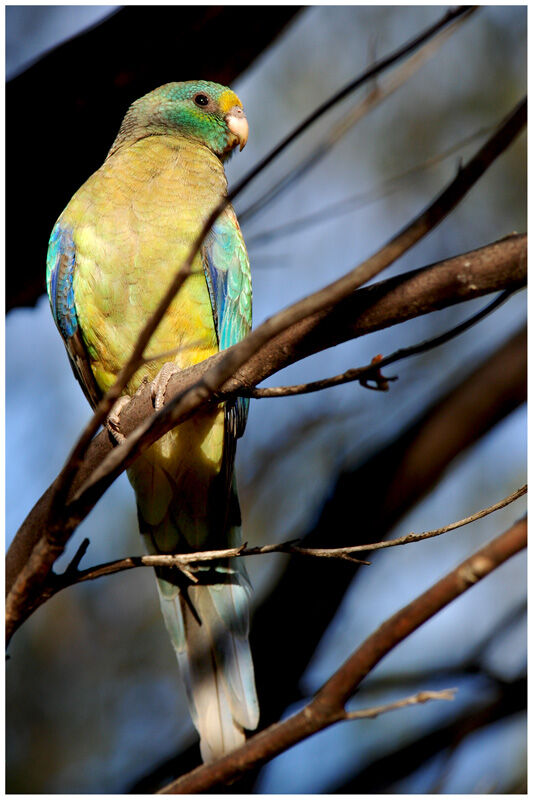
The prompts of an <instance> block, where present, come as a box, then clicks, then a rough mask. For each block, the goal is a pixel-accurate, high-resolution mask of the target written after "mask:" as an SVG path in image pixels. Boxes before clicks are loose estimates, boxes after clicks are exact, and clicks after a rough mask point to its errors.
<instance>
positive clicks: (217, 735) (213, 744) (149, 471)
mask: <svg viewBox="0 0 533 800" xmlns="http://www.w3.org/2000/svg"><path fill="white" fill-rule="evenodd" d="M216 414H217V418H216V420H217V419H218V423H217V424H214V423H213V415H212V414H211V416H208V415H205V419H204V417H201V416H199V415H197V416H196V417H195V418H193V419H192V420H188V421H187V422H185V423H184V424H182V425H181V426H179V427H178V428H176V429H175V430H173V431H171V432H169V433H167V434H166V435H165V436H164V437H163V438H162V439H161V440H160V441H159V442H156V443H155V444H154V445H152V447H151V448H149V449H148V450H147V451H146V452H145V453H143V455H141V457H140V458H138V459H137V461H135V463H134V464H133V465H132V466H131V467H130V469H129V470H128V477H129V479H130V482H131V483H132V485H133V487H134V489H135V493H136V496H137V510H138V519H139V527H140V531H141V534H143V535H144V538H145V541H146V545H147V548H148V551H149V552H151V553H184V552H195V551H198V550H213V549H216V548H226V547H235V546H237V545H238V544H240V539H241V534H240V510H239V501H238V499H237V492H236V487H235V484H234V482H233V479H232V476H231V473H230V471H229V469H228V470H227V471H225V467H226V465H227V464H228V460H225V459H224V460H222V467H221V466H220V463H221V461H220V458H219V460H218V461H217V460H216V458H214V457H213V458H212V459H211V460H209V459H208V458H206V457H205V453H207V454H208V455H209V454H210V453H211V454H212V453H213V452H214V453H215V454H216V453H219V452H221V451H222V446H221V445H222V435H223V434H224V430H225V428H224V414H223V412H222V413H220V412H219V411H217V412H216ZM216 420H215V422H216ZM217 425H218V427H217ZM180 437H181V438H180ZM209 437H211V440H210V438H209ZM217 437H218V438H217ZM198 441H200V442H202V446H203V450H201V449H200V448H199V447H198V446H197V443H198ZM213 441H214V444H213ZM178 444H179V445H180V447H179V448H178V446H177V445H178ZM209 447H211V449H210V450H209ZM199 453H200V455H199ZM230 455H231V453H230ZM200 456H202V457H203V461H202V460H201V458H200ZM213 465H214V466H213ZM202 470H203V472H202ZM231 472H232V470H231ZM213 476H214V477H213ZM217 481H218V482H219V483H218V484H217ZM220 486H221V487H222V489H220ZM226 487H228V488H226ZM156 576H157V586H158V590H159V597H160V602H161V609H162V611H163V617H164V620H165V625H166V627H167V630H168V633H169V635H170V639H171V641H172V644H173V647H174V650H175V651H176V655H177V658H178V663H179V667H180V673H181V676H182V678H183V681H184V683H185V689H186V692H187V699H188V703H189V710H190V713H191V717H192V719H193V722H194V724H195V726H196V728H197V730H198V733H199V734H200V750H201V753H202V758H203V760H204V761H205V762H211V761H215V760H216V759H217V758H220V757H221V756H223V755H225V754H227V753H228V752H230V751H231V750H234V749H235V748H237V747H239V746H240V745H242V744H244V742H245V738H246V737H245V734H244V730H245V729H247V730H254V729H255V728H256V727H257V724H258V721H259V706H258V702H257V696H256V691H255V680H254V668H253V663H252V656H251V652H250V645H249V643H248V631H249V599H250V594H251V586H250V582H249V580H248V576H247V574H246V569H245V567H244V564H243V559H240V558H233V559H225V560H221V561H217V562H204V564H203V565H201V566H200V568H199V569H195V571H194V577H195V578H196V582H193V581H192V580H190V579H189V578H188V577H187V576H186V575H185V574H183V573H182V572H180V570H179V569H178V568H177V567H157V568H156Z"/></svg>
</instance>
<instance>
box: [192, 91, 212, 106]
mask: <svg viewBox="0 0 533 800" xmlns="http://www.w3.org/2000/svg"><path fill="white" fill-rule="evenodd" d="M194 102H195V103H196V105H197V106H204V107H205V106H206V105H208V103H209V98H208V96H207V95H206V94H197V95H196V97H195V98H194Z"/></svg>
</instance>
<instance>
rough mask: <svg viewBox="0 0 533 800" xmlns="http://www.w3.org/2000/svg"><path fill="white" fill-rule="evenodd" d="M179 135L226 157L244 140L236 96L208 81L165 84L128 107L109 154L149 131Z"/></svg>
mask: <svg viewBox="0 0 533 800" xmlns="http://www.w3.org/2000/svg"><path fill="white" fill-rule="evenodd" d="M165 133H166V134H171V135H172V134H180V135H182V136H187V137H188V138H190V139H195V140H196V141H198V142H200V143H201V144H203V145H206V146H207V147H209V149H210V150H212V151H213V152H214V153H215V154H216V155H217V156H219V158H225V157H227V156H228V155H229V154H230V153H231V152H232V151H233V150H234V149H235V147H237V145H238V146H239V147H240V149H241V150H242V149H243V147H244V145H245V144H246V141H247V139H248V121H247V119H246V116H245V114H244V111H243V108H242V103H241V101H240V100H239V98H238V97H237V95H236V94H235V93H234V92H232V91H231V89H228V87H227V86H221V85H220V84H219V83H212V82H211V81H183V82H181V83H166V84H165V85H164V86H160V87H159V88H158V89H154V91H152V92H149V93H148V94H145V95H144V96H143V97H141V98H139V100H136V101H135V102H134V103H133V104H132V105H131V106H130V108H129V110H128V113H127V114H126V116H125V117H124V120H123V122H122V125H121V127H120V131H119V134H118V136H117V138H116V140H115V143H114V145H113V147H112V148H111V151H110V154H111V153H113V152H114V151H115V150H117V149H118V147H120V146H122V145H123V144H125V143H126V142H131V141H135V140H137V139H140V138H143V137H144V136H149V135H153V134H165Z"/></svg>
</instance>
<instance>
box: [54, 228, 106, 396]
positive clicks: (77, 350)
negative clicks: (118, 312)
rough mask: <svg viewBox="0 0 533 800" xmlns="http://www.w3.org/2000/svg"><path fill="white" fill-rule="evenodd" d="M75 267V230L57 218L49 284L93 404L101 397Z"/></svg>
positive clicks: (78, 375)
mask: <svg viewBox="0 0 533 800" xmlns="http://www.w3.org/2000/svg"><path fill="white" fill-rule="evenodd" d="M75 268H76V246H75V244H74V239H73V236H72V230H71V229H70V228H69V227H68V226H66V225H63V224H61V221H58V222H57V223H56V225H55V226H54V229H53V231H52V234H51V236H50V241H49V244H48V253H47V257H46V288H47V290H48V297H49V299H50V306H51V308H52V314H53V317H54V320H55V323H56V325H57V327H58V329H59V332H60V334H61V336H62V337H63V342H64V343H65V347H66V349H67V353H68V356H69V361H70V365H71V367H72V371H73V372H74V375H75V376H76V378H77V380H78V381H79V382H80V384H81V388H82V389H83V391H84V394H85V396H86V398H87V400H88V401H89V403H90V404H91V406H93V408H94V407H95V406H96V404H97V403H98V400H99V399H100V397H101V392H100V390H99V388H98V386H97V384H96V381H95V379H94V375H93V372H92V369H91V365H90V362H89V357H88V354H87V349H86V347H85V343H84V341H83V337H82V335H81V330H80V327H79V325H78V317H77V314H76V303H75V300H74V288H73V285H72V281H73V277H74V270H75Z"/></svg>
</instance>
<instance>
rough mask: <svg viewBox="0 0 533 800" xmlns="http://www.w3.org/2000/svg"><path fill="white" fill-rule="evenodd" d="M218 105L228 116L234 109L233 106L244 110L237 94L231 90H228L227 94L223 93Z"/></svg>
mask: <svg viewBox="0 0 533 800" xmlns="http://www.w3.org/2000/svg"><path fill="white" fill-rule="evenodd" d="M218 104H219V106H220V110H221V111H222V113H223V114H226V113H227V112H228V111H229V110H230V108H233V106H240V108H242V103H241V101H240V100H239V98H238V97H237V95H236V94H235V92H232V91H231V89H226V91H225V92H222V94H221V95H220V97H219V100H218Z"/></svg>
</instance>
